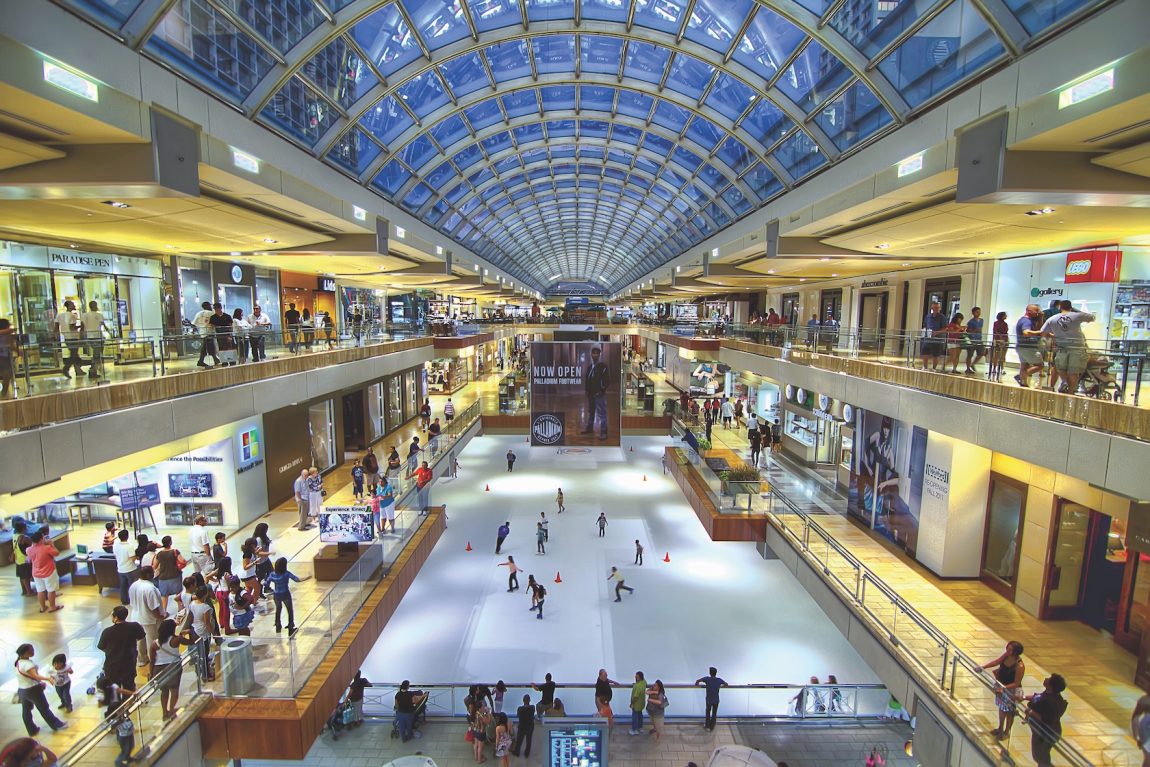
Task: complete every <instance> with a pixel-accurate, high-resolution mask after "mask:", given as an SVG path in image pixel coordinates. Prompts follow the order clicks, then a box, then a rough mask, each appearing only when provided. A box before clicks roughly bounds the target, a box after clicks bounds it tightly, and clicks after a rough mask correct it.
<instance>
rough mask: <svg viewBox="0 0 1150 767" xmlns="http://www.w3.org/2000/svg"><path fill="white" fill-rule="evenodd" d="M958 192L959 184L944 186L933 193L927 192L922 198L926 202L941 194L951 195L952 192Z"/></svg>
mask: <svg viewBox="0 0 1150 767" xmlns="http://www.w3.org/2000/svg"><path fill="white" fill-rule="evenodd" d="M957 190H958V184H951V185H950V186H944V187H943V188H942V189H936V190H935V191H933V192H927V193H926V194H924V195H923V196H922V197H923V199H924V200H925V199H929V198H931V197H938V196H939V195H940V194H950V193H951V192H954V191H957Z"/></svg>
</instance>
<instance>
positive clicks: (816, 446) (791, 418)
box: [783, 409, 849, 466]
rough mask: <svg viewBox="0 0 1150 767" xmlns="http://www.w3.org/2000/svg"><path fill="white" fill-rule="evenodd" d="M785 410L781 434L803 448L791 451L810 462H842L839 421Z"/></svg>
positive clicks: (834, 463) (835, 464) (832, 464)
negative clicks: (785, 418) (785, 417)
mask: <svg viewBox="0 0 1150 767" xmlns="http://www.w3.org/2000/svg"><path fill="white" fill-rule="evenodd" d="M786 412H787V420H786V424H785V425H784V426H783V434H785V435H786V436H788V437H790V438H791V439H792V440H793V441H794V442H797V443H798V444H799V445H802V447H803V448H804V449H803V450H794V449H792V451H791V452H793V453H795V454H796V455H798V456H799V457H801V458H803V460H805V461H806V462H807V463H812V464H819V463H821V464H828V465H830V466H838V465H839V464H840V463H841V462H842V459H843V456H842V450H841V440H840V436H841V435H840V431H841V425H842V422H841V421H837V420H833V419H825V418H818V417H815V416H814V415H806V414H805V413H803V412H796V411H794V410H790V409H787V411H786ZM848 460H849V459H848Z"/></svg>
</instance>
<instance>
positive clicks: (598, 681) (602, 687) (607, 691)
mask: <svg viewBox="0 0 1150 767" xmlns="http://www.w3.org/2000/svg"><path fill="white" fill-rule="evenodd" d="M618 686H619V683H618V682H616V681H615V680H614V679H611V678H610V677H609V676H607V669H605V668H601V669H599V675H598V676H597V677H596V678H595V711H596V713H598V714H599V716H602V717H606V719H607V730H608V731H610V730H611V728H612V727H614V725H615V712H614V711H612V710H611V698H612V697H613V696H614V694H615V693H614V691H613V690H612V689H611V688H612V687H618Z"/></svg>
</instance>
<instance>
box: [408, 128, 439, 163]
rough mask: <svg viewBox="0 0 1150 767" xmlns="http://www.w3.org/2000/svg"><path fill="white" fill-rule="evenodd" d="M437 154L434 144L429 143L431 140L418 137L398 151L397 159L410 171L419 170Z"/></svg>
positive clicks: (425, 137)
mask: <svg viewBox="0 0 1150 767" xmlns="http://www.w3.org/2000/svg"><path fill="white" fill-rule="evenodd" d="M438 154H439V150H438V149H436V148H435V144H433V143H431V139H429V138H428V137H427V136H419V137H418V138H416V139H415V141H412V142H411V143H410V144H408V145H407V146H405V147H404V148H403V149H401V150H400V151H399V159H401V160H403V161H404V163H406V164H407V167H409V168H411V169H412V170H419V169H420V168H422V167H423V166H424V165H425V164H426V163H427V162H428V161H429V160H431V159H432V158H433V157H435V156H437V155H438Z"/></svg>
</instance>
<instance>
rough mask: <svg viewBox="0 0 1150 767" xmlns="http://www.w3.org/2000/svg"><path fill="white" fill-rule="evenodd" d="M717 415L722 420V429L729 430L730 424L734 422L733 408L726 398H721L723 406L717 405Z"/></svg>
mask: <svg viewBox="0 0 1150 767" xmlns="http://www.w3.org/2000/svg"><path fill="white" fill-rule="evenodd" d="M719 414H720V415H721V416H722V418H723V428H724V429H730V428H731V423H732V422H733V421H734V420H735V406H734V405H732V404H731V400H730V398H728V397H723V404H721V405H719Z"/></svg>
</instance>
